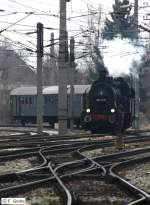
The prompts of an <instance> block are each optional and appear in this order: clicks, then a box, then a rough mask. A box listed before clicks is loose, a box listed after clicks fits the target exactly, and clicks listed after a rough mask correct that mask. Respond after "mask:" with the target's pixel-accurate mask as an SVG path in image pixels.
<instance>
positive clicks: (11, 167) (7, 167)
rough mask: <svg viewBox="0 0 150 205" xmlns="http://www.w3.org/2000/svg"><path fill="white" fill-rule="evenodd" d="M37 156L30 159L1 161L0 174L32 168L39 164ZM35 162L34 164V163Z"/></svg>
mask: <svg viewBox="0 0 150 205" xmlns="http://www.w3.org/2000/svg"><path fill="white" fill-rule="evenodd" d="M36 160H37V159H36V158H35V157H32V158H28V159H16V160H13V161H6V162H0V174H1V175H2V174H8V173H13V172H19V171H23V170H26V169H30V168H32V167H33V166H36V165H38V164H37V161H36ZM33 164H34V165H33Z"/></svg>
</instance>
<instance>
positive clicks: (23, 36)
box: [0, 0, 143, 73]
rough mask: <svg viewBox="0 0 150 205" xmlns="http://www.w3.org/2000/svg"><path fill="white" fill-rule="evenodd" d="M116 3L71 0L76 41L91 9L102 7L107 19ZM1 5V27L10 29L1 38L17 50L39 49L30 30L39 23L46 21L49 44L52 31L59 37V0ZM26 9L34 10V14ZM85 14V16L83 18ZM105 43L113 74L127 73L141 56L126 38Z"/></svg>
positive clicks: (8, 0)
mask: <svg viewBox="0 0 150 205" xmlns="http://www.w3.org/2000/svg"><path fill="white" fill-rule="evenodd" d="M141 1H142V0H140V2H141ZM113 2H114V1H113V0H71V2H69V3H67V17H68V20H67V27H68V32H69V36H73V35H75V37H76V38H75V40H76V41H79V39H80V38H81V37H82V35H81V34H80V33H81V28H82V29H83V30H86V29H87V28H88V26H87V19H88V16H86V14H88V8H90V9H92V10H93V11H96V12H97V11H98V8H99V6H101V7H102V18H104V17H105V16H106V15H108V14H109V13H110V12H111V10H112V3H113ZM0 5H1V10H4V11H1V12H0V16H1V18H0V25H1V29H2V30H3V29H6V28H7V29H6V31H3V32H2V33H1V36H0V40H1V41H3V37H8V38H10V40H11V41H12V44H13V45H16V46H17V47H16V49H18V50H19V49H22V48H23V47H29V48H31V49H33V50H36V34H27V33H28V32H34V31H36V23H37V22H41V23H43V24H44V27H45V28H47V29H44V40H45V41H44V45H47V44H49V39H50V33H51V32H54V33H55V38H58V30H59V0H53V1H52V0H51V1H50V0H26V1H24V0H0ZM27 12H34V14H29V13H27ZM82 15H83V17H81V16H82ZM142 15H143V14H142V13H140V16H142ZM23 18H24V19H23ZM19 20H20V22H18V23H17V24H15V25H13V26H12V23H15V22H17V21H19ZM102 23H103V21H102ZM9 26H11V27H9ZM8 27H9V28H8ZM50 28H51V29H50ZM103 45H104V46H105V45H106V46H107V48H106V49H104V50H103V56H104V61H105V64H106V66H107V67H108V69H109V70H110V73H121V72H128V69H129V67H130V65H131V62H132V59H135V58H139V56H140V55H141V53H142V51H141V49H140V48H138V49H137V48H134V47H133V46H132V45H131V44H130V42H128V41H127V40H126V41H122V40H117V41H113V42H106V41H105V42H104V43H103ZM77 50H78V49H77ZM28 55H29V54H28ZM32 56H33V57H30V58H29V61H30V62H29V63H31V64H34V63H35V60H36V58H35V54H34V55H32ZM32 62H33V63H32ZM120 65H121V68H120Z"/></svg>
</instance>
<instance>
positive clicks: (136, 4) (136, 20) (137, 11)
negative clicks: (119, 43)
mask: <svg viewBox="0 0 150 205" xmlns="http://www.w3.org/2000/svg"><path fill="white" fill-rule="evenodd" d="M138 7H139V0H134V32H135V39H138V23H139V17H138V16H139V8H138Z"/></svg>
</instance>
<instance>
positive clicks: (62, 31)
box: [58, 0, 69, 135]
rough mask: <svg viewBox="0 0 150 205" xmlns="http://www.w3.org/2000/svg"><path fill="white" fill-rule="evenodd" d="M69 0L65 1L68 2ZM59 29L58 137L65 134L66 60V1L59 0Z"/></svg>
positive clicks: (66, 113)
mask: <svg viewBox="0 0 150 205" xmlns="http://www.w3.org/2000/svg"><path fill="white" fill-rule="evenodd" d="M68 1H69V0H67V2H68ZM59 4H60V28H59V93H58V122H59V135H64V134H66V133H67V115H68V111H67V62H66V61H67V59H66V50H67V49H66V44H67V35H66V0H60V1H59Z"/></svg>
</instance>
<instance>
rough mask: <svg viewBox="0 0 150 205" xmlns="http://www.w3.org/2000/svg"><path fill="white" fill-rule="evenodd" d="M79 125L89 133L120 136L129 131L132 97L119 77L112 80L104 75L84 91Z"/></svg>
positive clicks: (104, 73) (126, 83) (131, 91)
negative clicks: (109, 133)
mask: <svg viewBox="0 0 150 205" xmlns="http://www.w3.org/2000/svg"><path fill="white" fill-rule="evenodd" d="M83 101H84V103H83V112H82V125H83V127H84V129H86V130H91V131H92V133H99V132H101V131H104V132H105V131H112V132H122V131H124V130H125V129H127V128H129V127H131V125H132V121H133V118H134V108H135V93H134V89H133V88H132V86H131V85H130V84H129V83H128V82H127V81H126V80H125V79H124V78H122V77H119V78H112V77H110V76H108V75H107V73H106V72H103V73H101V76H100V78H99V79H98V80H97V81H95V82H94V83H93V84H92V85H91V87H90V88H89V89H87V90H86V92H85V93H84V97H83Z"/></svg>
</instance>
